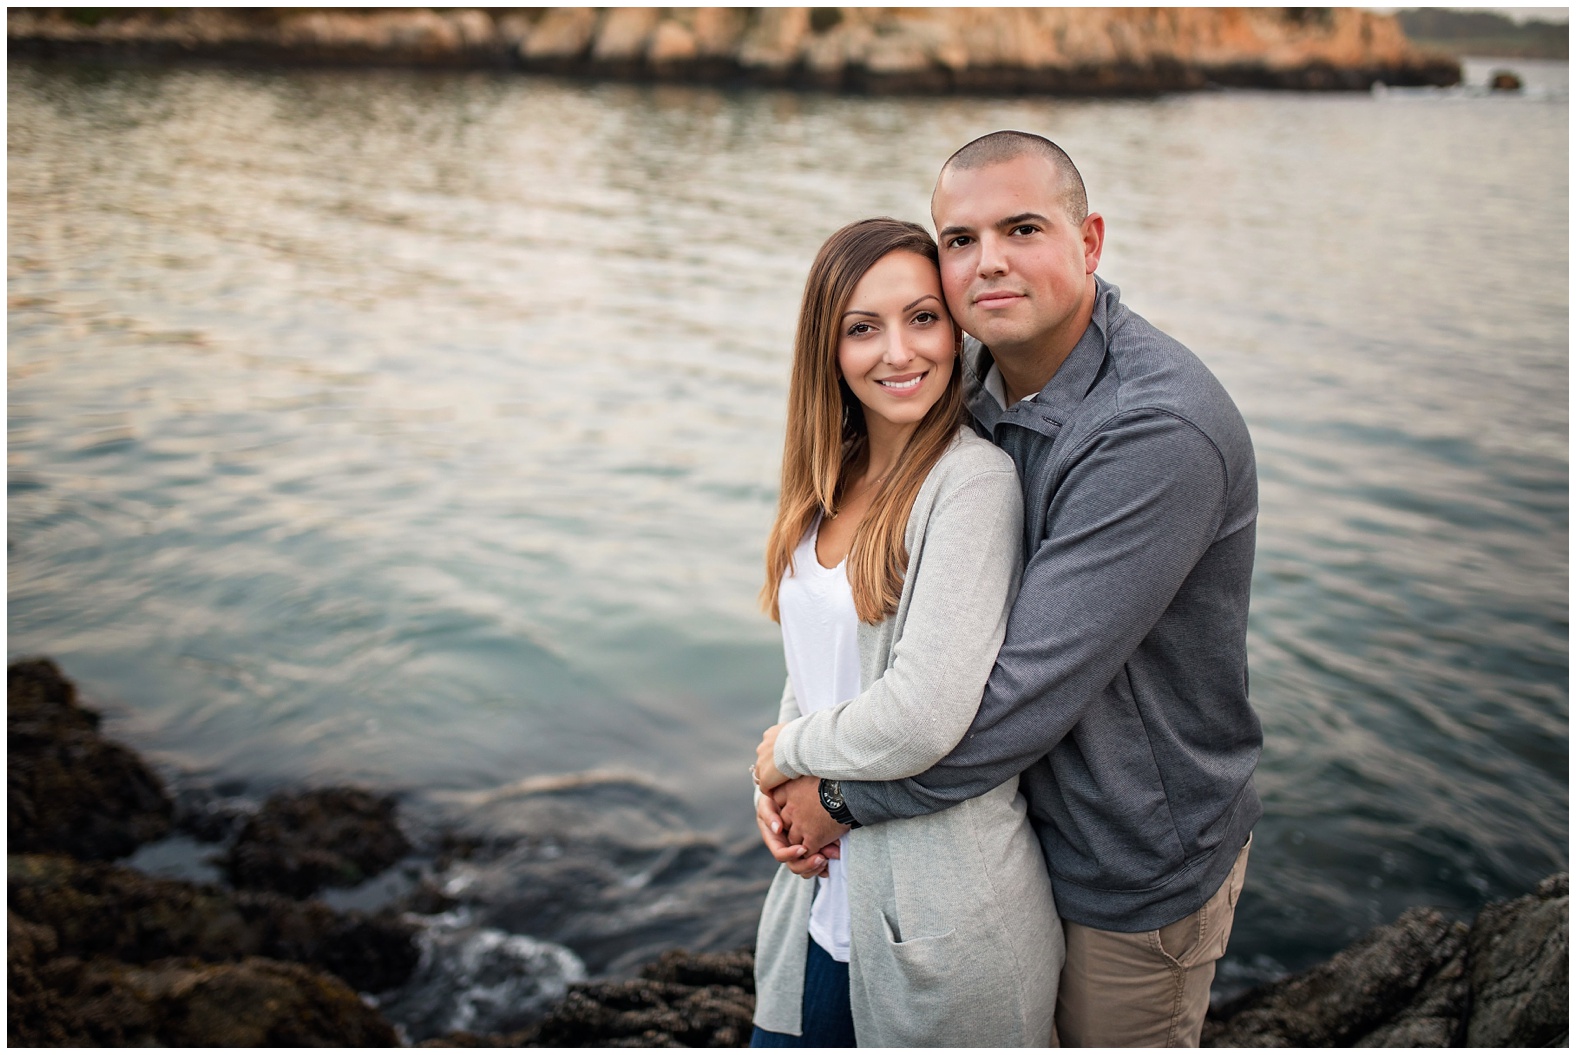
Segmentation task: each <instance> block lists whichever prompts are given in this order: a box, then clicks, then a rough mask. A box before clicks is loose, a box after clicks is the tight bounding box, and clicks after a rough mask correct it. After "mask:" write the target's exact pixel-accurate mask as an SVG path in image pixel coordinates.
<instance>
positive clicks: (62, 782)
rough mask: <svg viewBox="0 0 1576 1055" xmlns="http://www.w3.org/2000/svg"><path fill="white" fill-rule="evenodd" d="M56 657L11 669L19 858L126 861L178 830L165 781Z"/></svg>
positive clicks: (12, 780) (12, 812) (12, 805)
mask: <svg viewBox="0 0 1576 1055" xmlns="http://www.w3.org/2000/svg"><path fill="white" fill-rule="evenodd" d="M98 726H99V716H98V715H97V714H96V713H95V712H93V711H91V710H89V709H87V708H86V707H83V706H81V705H80V704H78V702H77V691H76V688H75V686H73V685H72V684H71V682H70V681H69V680H67V679H66V677H65V676H64V675H62V674H61V673H60V668H59V667H57V666H55V664H54V663H53V662H52V661H51V660H48V659H30V660H21V661H19V662H16V663H12V664H11V665H10V667H9V668H8V669H7V671H6V748H7V755H6V790H7V799H6V813H7V817H6V821H7V823H6V827H7V836H8V845H9V848H10V850H11V852H13V853H15V852H29V853H68V854H71V855H72V856H74V857H82V858H87V859H90V860H104V859H109V858H115V857H123V856H125V855H126V854H129V853H131V852H132V851H133V850H135V849H136V848H137V847H138V846H139V845H141V844H142V843H145V842H149V841H151V840H154V839H158V838H162V837H163V836H164V835H165V834H167V833H168V832H169V830H170V818H171V815H172V813H173V812H174V806H173V804H172V802H171V801H170V797H169V795H168V794H167V793H166V792H165V789H164V784H163V782H162V781H160V780H159V778H158V777H157V776H156V775H154V773H153V771H152V770H150V769H149V768H148V767H147V766H146V765H145V764H144V763H143V762H142V760H141V759H140V758H138V757H137V755H136V754H135V753H133V752H132V751H131V750H130V749H128V748H126V747H123V746H122V745H120V744H117V743H115V742H114V741H112V740H106V739H105V738H104V737H103V736H101V735H100V734H99V730H98Z"/></svg>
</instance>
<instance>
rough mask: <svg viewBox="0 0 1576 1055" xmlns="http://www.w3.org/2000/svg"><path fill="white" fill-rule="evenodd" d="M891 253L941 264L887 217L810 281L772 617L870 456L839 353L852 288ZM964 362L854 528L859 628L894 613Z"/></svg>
mask: <svg viewBox="0 0 1576 1055" xmlns="http://www.w3.org/2000/svg"><path fill="white" fill-rule="evenodd" d="M895 252H905V253H914V254H916V255H918V256H922V257H924V258H926V259H927V260H929V261H930V262H931V263H933V264H934V263H936V260H937V254H936V243H935V241H934V239H932V238H931V237H930V234H929V232H927V231H926V230H925V229H924V228H923V227H920V226H919V225H918V224H913V223H905V222H904V221H901V220H893V219H890V218H888V217H882V218H880V219H875V220H860V221H858V222H857V223H851V224H849V225H848V226H847V227H844V228H843V229H841V230H840V231H838V232H837V233H836V234H834V235H832V237H830V238H828V239H827V240H826V244H825V245H823V246H821V251H820V252H819V253H818V254H816V258H815V263H814V264H812V265H811V266H810V276H809V278H807V279H806V280H805V284H804V300H803V302H802V304H801V306H800V308H799V327H798V331H797V333H796V334H795V335H794V356H793V376H792V379H791V380H790V381H789V384H788V434H787V437H786V439H785V441H784V444H783V479H782V491H781V494H780V495H779V497H778V500H777V520H776V522H775V523H774V524H773V525H772V533H771V536H770V538H769V539H768V540H767V543H766V585H765V586H764V587H762V589H761V607H762V608H764V609H765V610H766V611H767V612H768V613H769V614H770V615H771V617H772V619H773V620H780V616H779V614H778V611H777V587H778V585H779V584H780V583H781V582H782V578H783V575H784V574H790V575H791V574H792V573H793V552H794V550H795V549H796V548H797V547H798V545H799V542H800V540H801V539H803V538H804V534H805V532H806V531H809V530H810V525H811V524H813V523H815V518H816V517H817V516H828V517H830V516H831V515H832V514H833V513H835V512H836V511H837V508H838V503H839V502H840V501H841V500H842V497H843V493H844V491H845V489H846V488H847V485H848V484H849V483H850V482H851V481H852V480H853V479H854V477H855V475H856V473H857V472H858V470H859V469H860V468H861V467H862V466H863V465H864V462H865V459H866V457H867V455H868V450H867V448H868V443H869V438H868V434H867V432H866V429H865V413H864V407H863V406H862V405H861V404H860V402H859V400H858V399H857V398H855V396H854V394H853V392H852V390H850V389H849V387H848V386H847V384H845V383H844V382H843V380H842V378H841V377H840V376H839V374H838V369H837V347H838V342H839V340H840V338H841V336H842V317H843V312H845V311H847V310H848V301H849V299H850V298H851V297H852V296H853V293H854V287H855V286H857V285H858V284H859V280H860V279H862V278H864V276H865V272H867V271H869V270H870V269H871V268H872V267H874V266H875V264H876V262H877V261H878V260H880V259H881V258H882V257H884V256H886V255H887V254H888V253H895ZM962 366H963V364H962V363H960V362H957V363H954V364H953V367H952V374H951V376H950V377H949V378H948V380H947V388H946V391H945V392H943V393H942V396H941V398H940V399H938V400H937V401H936V403H935V405H934V406H932V407H931V408H930V410H929V411H928V412H927V413H926V414H925V416H924V417H923V418H922V419H920V422H919V426H918V427H917V428H916V429H915V430H914V433H913V435H911V436H910V437H909V439H908V442H907V443H906V444H905V445H904V447H903V450H902V452H901V453H900V454H899V455H898V459H897V463H896V465H895V466H894V468H893V470H892V472H891V473H890V474H888V476H887V478H886V482H885V483H883V484H881V485H879V486H878V488H877V490H876V492H875V494H874V496H873V497H872V498H871V502H870V509H869V511H868V512H867V513H866V514H865V517H864V519H863V520H862V521H860V524H859V528H858V530H856V531H855V532H854V542H853V548H852V549H851V550H849V553H848V582H849V586H850V587H852V590H853V594H854V609H855V611H856V612H858V614H859V618H860V620H862V621H863V622H866V623H879V622H880V621H881V620H882V619H884V618H885V617H886V616H887V615H889V614H891V613H892V612H894V611H896V610H897V602H898V598H899V597H901V596H902V592H903V575H904V573H905V572H906V571H907V570H908V547H907V546H906V545H905V544H904V542H903V531H904V529H905V528H906V527H907V526H908V514H909V511H910V510H911V509H913V507H914V498H915V496H917V495H918V494H919V489H920V487H921V485H923V484H924V482H925V477H926V476H927V475H929V473H930V470H931V468H932V467H933V466H934V465H935V464H936V462H938V461H939V460H940V459H941V456H942V454H944V453H945V452H946V450H947V447H948V446H949V445H950V444H951V443H952V438H953V436H954V435H956V433H957V430H958V426H959V425H960V424H961V423H962V421H963V381H962V376H963V370H962Z"/></svg>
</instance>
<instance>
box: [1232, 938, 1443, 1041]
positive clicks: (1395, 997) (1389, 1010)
mask: <svg viewBox="0 0 1576 1055" xmlns="http://www.w3.org/2000/svg"><path fill="white" fill-rule="evenodd" d="M1466 935H1467V928H1466V927H1465V926H1464V925H1462V924H1460V923H1452V922H1450V921H1449V920H1446V919H1445V918H1444V917H1443V916H1442V915H1440V913H1439V912H1438V911H1436V910H1434V909H1428V908H1413V909H1408V910H1407V911H1406V912H1405V913H1403V914H1402V915H1401V918H1400V919H1398V920H1396V921H1395V922H1394V923H1390V924H1387V925H1385V926H1382V927H1376V928H1374V929H1373V930H1371V931H1369V932H1368V933H1367V934H1366V935H1364V936H1363V937H1362V938H1359V939H1358V940H1357V941H1356V942H1355V943H1353V944H1352V945H1351V946H1349V947H1347V948H1346V949H1344V950H1342V951H1341V952H1339V953H1337V954H1336V955H1335V956H1334V957H1332V958H1331V959H1330V960H1329V961H1327V962H1325V963H1322V964H1319V965H1318V966H1317V967H1314V968H1312V969H1310V970H1308V971H1304V972H1303V973H1302V974H1299V975H1294V976H1292V977H1290V978H1286V979H1282V980H1281V981H1279V982H1272V983H1271V984H1269V985H1267V986H1262V987H1260V988H1259V989H1255V990H1253V991H1252V992H1250V993H1247V994H1245V995H1244V996H1242V997H1239V998H1238V999H1237V1000H1235V1001H1232V1002H1231V1003H1229V1004H1227V1005H1226V1006H1224V1007H1222V1008H1221V1009H1220V1010H1219V1012H1218V1013H1217V1014H1216V1015H1214V1016H1212V1021H1210V1022H1206V1024H1205V1033H1204V1043H1205V1044H1207V1045H1211V1046H1214V1047H1286V1046H1291V1047H1302V1046H1309V1045H1312V1046H1331V1045H1333V1046H1337V1047H1344V1046H1348V1045H1351V1044H1352V1043H1354V1042H1355V1041H1357V1040H1359V1039H1361V1038H1362V1037H1364V1036H1366V1035H1367V1034H1369V1033H1371V1032H1373V1031H1374V1030H1375V1029H1377V1028H1378V1027H1380V1026H1381V1025H1383V1024H1385V1023H1386V1022H1389V1021H1390V1020H1392V1019H1393V1018H1395V1017H1396V1015H1397V1014H1398V1013H1399V1012H1400V1011H1401V1010H1402V1009H1403V1008H1405V1007H1407V1006H1408V1005H1409V1004H1410V1003H1411V1001H1412V999H1413V997H1415V996H1416V995H1417V993H1418V991H1419V990H1421V989H1422V988H1423V984H1424V983H1425V982H1426V981H1428V980H1429V979H1430V978H1432V977H1433V976H1434V975H1435V974H1436V973H1437V972H1438V971H1439V969H1440V968H1441V967H1443V966H1444V965H1445V964H1446V963H1448V962H1449V961H1450V960H1451V958H1452V957H1454V956H1456V955H1457V954H1458V953H1459V952H1460V951H1461V950H1462V949H1463V948H1464V947H1465V943H1466Z"/></svg>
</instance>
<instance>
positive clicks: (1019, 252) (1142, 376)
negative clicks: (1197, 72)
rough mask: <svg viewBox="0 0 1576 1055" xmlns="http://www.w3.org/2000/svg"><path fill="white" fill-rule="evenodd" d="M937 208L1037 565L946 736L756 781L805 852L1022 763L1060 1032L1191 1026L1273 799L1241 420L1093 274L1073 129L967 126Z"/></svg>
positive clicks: (1097, 248)
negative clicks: (856, 771) (857, 765)
mask: <svg viewBox="0 0 1576 1055" xmlns="http://www.w3.org/2000/svg"><path fill="white" fill-rule="evenodd" d="M931 211H932V217H933V219H934V220H935V224H936V230H937V233H938V238H937V240H938V242H939V243H940V251H941V278H942V287H943V290H944V292H945V294H946V298H947V303H948V306H949V307H950V308H951V310H952V314H953V318H955V319H956V320H957V321H958V323H959V324H960V325H961V326H962V327H963V329H964V330H965V331H966V332H967V333H968V334H970V335H971V337H972V338H974V340H971V341H970V342H969V343H968V347H967V349H966V350H965V375H964V376H965V383H966V393H967V399H968V404H969V409H970V412H971V413H972V414H973V416H974V420H975V425H976V428H977V429H978V430H979V431H980V432H981V434H982V435H984V436H986V437H988V438H989V439H991V440H992V441H994V442H995V443H996V444H997V445H998V446H1000V447H1001V448H1002V449H1003V450H1005V451H1006V452H1007V453H1008V454H1010V455H1011V456H1012V458H1013V460H1014V462H1016V464H1017V466H1018V472H1019V475H1020V477H1021V478H1022V484H1023V490H1024V500H1025V501H1024V505H1025V524H1024V545H1025V550H1024V553H1025V561H1026V565H1025V569H1024V575H1023V582H1022V587H1021V590H1020V592H1019V594H1018V597H1017V600H1016V602H1015V604H1014V607H1013V610H1012V615H1011V617H1010V621H1009V624H1008V629H1007V636H1006V641H1005V643H1004V644H1003V646H1002V649H1001V652H1000V654H999V656H998V658H997V661H996V666H995V669H994V670H993V672H992V674H991V677H990V681H989V684H988V685H987V687H986V689H985V695H984V699H983V700H982V701H981V704H980V709H979V714H978V716H977V717H976V719H975V721H974V723H973V725H972V726H971V727H970V729H969V731H968V733H967V734H966V735H965V736H964V738H963V740H962V742H961V743H959V744H958V746H957V747H956V748H955V749H954V750H953V752H952V753H951V754H950V755H949V756H948V757H947V758H946V759H944V760H943V761H942V762H940V763H939V764H938V765H937V766H935V767H934V768H933V769H931V770H930V771H929V772H926V773H923V774H921V775H919V776H918V777H914V778H911V779H909V780H903V781H894V782H891V783H884V784H872V783H852V782H848V781H844V782H842V783H841V785H839V784H838V783H837V782H833V781H818V780H816V779H815V778H813V777H804V778H800V779H799V780H796V781H792V782H790V783H788V784H785V785H783V786H782V787H781V788H779V789H777V791H776V793H775V794H774V796H773V798H770V799H766V798H763V799H761V801H760V805H759V806H758V814H759V817H758V820H759V821H760V824H761V834H762V838H763V839H765V840H766V842H767V845H768V846H769V847H770V848H771V849H772V851H773V855H774V856H776V857H777V859H778V860H781V861H785V862H787V863H789V865H790V867H791V868H793V869H794V871H796V872H798V873H800V874H805V875H808V874H813V873H814V872H815V871H818V870H819V869H820V867H821V865H822V864H823V863H824V856H825V853H826V852H832V853H835V850H831V851H828V850H827V848H828V847H829V846H830V844H831V843H833V842H834V841H835V840H836V839H838V838H839V837H841V835H843V834H844V833H845V832H847V831H848V830H849V826H850V825H856V824H875V823H879V822H882V821H887V820H893V819H897V818H904V817H913V816H918V815H921V814H925V813H930V812H934V811H936V810H941V809H945V808H947V807H948V806H951V805H953V804H955V803H957V802H960V801H963V800H964V799H967V798H970V797H973V796H976V795H979V794H982V793H984V792H985V791H987V790H989V789H990V788H992V787H995V786H996V785H998V784H1000V783H1001V782H1002V781H1004V780H1006V779H1008V778H1010V777H1011V776H1012V775H1013V774H1015V773H1020V772H1021V774H1022V776H1021V781H1020V786H1021V788H1022V791H1023V793H1024V796H1025V798H1026V799H1027V801H1028V806H1029V815H1030V819H1031V820H1032V822H1033V823H1034V826H1035V831H1036V833H1037V834H1038V835H1039V837H1040V841H1041V845H1042V848H1043V850H1044V853H1045V860H1046V864H1047V866H1048V867H1049V869H1050V873H1051V880H1052V886H1053V888H1054V890H1055V894H1056V901H1057V910H1058V912H1059V913H1060V914H1061V916H1062V919H1063V926H1064V930H1065V934H1066V938H1067V961H1066V966H1065V968H1064V969H1063V972H1062V977H1061V986H1060V990H1059V995H1058V1001H1057V1013H1056V1027H1057V1034H1058V1037H1059V1040H1060V1042H1061V1043H1062V1044H1068V1045H1080V1046H1139V1045H1146V1046H1150V1045H1167V1046H1172V1045H1175V1046H1196V1045H1197V1044H1198V1042H1199V1034H1200V1031H1201V1030H1202V1028H1203V1020H1204V1014H1205V1011H1206V1010H1207V1009H1208V1005H1209V987H1210V983H1211V981H1212V980H1213V978H1214V973H1215V961H1216V960H1218V959H1219V957H1220V956H1221V955H1222V954H1223V953H1224V951H1225V946H1226V941H1227V939H1228V938H1229V936H1230V931H1231V923H1232V918H1233V915H1234V912H1235V909H1236V902H1237V897H1238V894H1239V893H1240V891H1241V889H1242V882H1243V876H1244V873H1245V870H1246V866H1247V854H1248V849H1247V842H1248V840H1249V837H1250V834H1251V831H1252V827H1253V824H1254V822H1255V821H1257V820H1258V818H1259V817H1260V815H1261V814H1262V812H1263V811H1262V807H1261V806H1260V804H1259V800H1258V796H1257V794H1256V793H1255V791H1254V789H1253V782H1252V775H1253V769H1254V766H1255V764H1256V763H1257V761H1258V756H1259V751H1260V748H1261V746H1262V744H1263V736H1262V733H1261V731H1260V727H1259V722H1258V719H1257V717H1256V716H1255V714H1254V713H1253V710H1252V708H1251V707H1250V706H1249V704H1248V679H1247V645H1246V637H1247V615H1248V587H1249V580H1250V578H1251V576H1252V569H1253V549H1254V523H1255V519H1256V517H1257V511H1258V497H1257V491H1258V489H1257V478H1256V475H1255V470H1254V461H1253V449H1252V446H1251V443H1250V441H1249V438H1248V432H1247V428H1246V426H1245V425H1244V424H1243V421H1242V417H1241V415H1240V414H1239V413H1238V411H1237V408H1236V406H1235V405H1234V404H1233V403H1232V401H1231V399H1230V397H1229V396H1228V395H1227V394H1226V392H1225V390H1224V389H1223V388H1221V386H1220V384H1219V382H1217V381H1216V380H1215V378H1214V376H1213V375H1212V374H1210V372H1209V370H1208V369H1207V368H1206V367H1205V366H1204V365H1203V364H1202V363H1201V362H1200V361H1199V360H1198V359H1197V358H1195V357H1194V356H1193V354H1192V353H1191V352H1189V351H1188V350H1187V349H1186V348H1184V347H1183V346H1182V345H1181V344H1179V343H1178V342H1176V341H1175V340H1173V339H1172V338H1170V337H1168V336H1166V335H1165V334H1163V333H1161V332H1160V331H1159V330H1157V329H1155V328H1154V327H1153V326H1151V325H1150V324H1149V323H1147V322H1146V321H1144V320H1143V319H1142V318H1140V317H1139V316H1138V315H1136V314H1134V313H1133V312H1131V311H1130V310H1128V309H1127V308H1126V307H1124V306H1123V305H1122V303H1121V299H1120V293H1119V291H1118V290H1117V289H1116V287H1114V286H1111V285H1109V284H1108V283H1106V282H1105V281H1104V280H1102V279H1099V278H1097V277H1096V276H1095V269H1096V267H1097V266H1098V265H1099V262H1100V252H1101V249H1102V246H1103V244H1104V239H1105V221H1104V219H1103V218H1102V217H1101V216H1100V215H1099V214H1098V213H1091V212H1089V211H1088V205H1087V199H1086V196H1085V192H1084V186H1083V180H1082V177H1081V176H1080V175H1079V174H1078V170H1077V169H1076V168H1075V167H1074V166H1073V164H1072V161H1071V160H1070V159H1069V158H1068V157H1067V155H1066V154H1065V153H1063V152H1062V151H1061V149H1060V148H1058V147H1057V146H1056V145H1055V144H1053V143H1051V142H1050V141H1049V140H1046V139H1043V138H1041V137H1039V136H1034V135H1029V134H1026V133H1022V132H996V133H993V134H991V135H988V136H984V137H982V138H980V139H977V140H975V141H974V142H972V143H970V144H968V145H967V146H965V147H963V148H962V149H960V150H959V151H958V152H957V153H956V154H954V155H953V156H952V157H951V158H950V159H949V160H948V161H947V163H946V165H945V166H943V168H942V170H941V175H940V177H939V178H938V180H937V182H936V189H935V193H934V195H933V196H932V198H931ZM829 809H830V811H831V812H830V813H829V812H828V810H829ZM834 818H835V819H834ZM784 823H786V825H787V831H786V832H784V831H783V825H784ZM810 847H821V848H823V850H822V851H818V852H810V850H809V849H808V848H810Z"/></svg>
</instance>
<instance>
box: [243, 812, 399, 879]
mask: <svg viewBox="0 0 1576 1055" xmlns="http://www.w3.org/2000/svg"><path fill="white" fill-rule="evenodd" d="M410 850H411V845H410V843H409V842H408V841H407V840H406V838H405V836H404V835H403V834H402V833H401V832H400V829H399V825H398V824H397V823H396V821H395V819H394V800H393V799H392V798H390V797H386V796H385V797H379V796H377V795H373V794H372V793H371V792H368V791H363V790H361V789H359V788H320V789H318V790H315V791H308V792H304V793H301V794H280V795H274V796H272V797H271V798H269V800H268V801H267V802H265V803H264V804H263V808H262V809H261V810H260V811H259V812H258V813H257V815H256V816H254V817H252V818H251V819H250V820H248V821H247V822H246V824H245V826H244V827H242V829H241V833H240V835H239V836H237V837H236V841H235V844H234V845H233V846H232V847H231V848H230V854H229V859H228V865H229V870H230V878H231V881H232V882H234V883H235V885H236V886H238V887H250V888H254V889H263V890H275V891H278V892H280V893H282V894H288V895H290V896H291V897H308V896H310V895H311V894H313V893H315V892H316V891H317V890H319V889H320V888H322V887H325V886H341V887H349V886H356V885H357V884H359V883H361V882H364V881H365V880H367V879H370V878H371V877H373V876H375V875H377V874H378V873H379V872H382V871H384V870H385V869H387V868H388V867H389V866H391V865H393V864H394V863H395V862H396V861H398V860H399V859H400V858H401V857H404V856H405V855H406V854H407V853H409V852H410Z"/></svg>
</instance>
